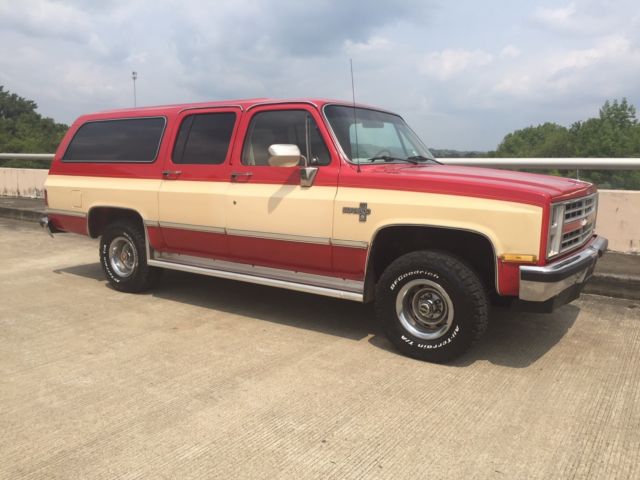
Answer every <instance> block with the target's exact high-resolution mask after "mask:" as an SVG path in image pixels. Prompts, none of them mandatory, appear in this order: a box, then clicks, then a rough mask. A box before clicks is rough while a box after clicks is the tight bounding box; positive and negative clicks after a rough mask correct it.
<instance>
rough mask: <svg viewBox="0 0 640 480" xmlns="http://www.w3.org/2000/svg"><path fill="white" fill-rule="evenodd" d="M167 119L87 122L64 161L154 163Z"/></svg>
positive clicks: (72, 143) (69, 148) (65, 155)
mask: <svg viewBox="0 0 640 480" xmlns="http://www.w3.org/2000/svg"><path fill="white" fill-rule="evenodd" d="M164 126H165V119H164V118H163V117H153V118H127V119H122V120H104V121H96V122H87V123H85V124H84V125H82V126H81V127H80V128H79V129H78V131H77V132H76V134H75V135H74V137H73V139H72V140H71V143H70V144H69V147H68V148H67V151H66V152H65V154H64V157H62V160H63V161H65V162H134V163H135V162H138V163H141V162H149V163H150V162H153V161H154V160H155V159H156V156H157V155H158V148H159V147H160V140H161V139H162V132H163V131H164Z"/></svg>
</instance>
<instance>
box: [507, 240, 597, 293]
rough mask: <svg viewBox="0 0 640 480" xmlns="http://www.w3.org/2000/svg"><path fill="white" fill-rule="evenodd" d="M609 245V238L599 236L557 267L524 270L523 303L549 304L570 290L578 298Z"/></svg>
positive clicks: (521, 274)
mask: <svg viewBox="0 0 640 480" xmlns="http://www.w3.org/2000/svg"><path fill="white" fill-rule="evenodd" d="M608 244H609V242H608V240H607V239H606V238H604V237H599V236H598V237H596V238H595V240H592V241H591V243H589V244H588V245H587V246H586V247H585V248H583V249H582V250H580V251H578V252H577V253H575V254H573V255H571V256H570V257H567V258H563V259H562V260H558V261H557V262H555V263H551V264H549V265H545V266H544V267H535V266H521V267H520V295H519V298H520V300H524V301H528V302H546V301H547V300H550V299H552V298H554V297H557V296H558V295H560V294H562V293H565V292H566V291H568V290H577V292H576V294H577V295H579V290H581V289H582V286H584V284H585V282H586V281H587V280H588V279H589V277H591V275H592V274H593V269H594V268H595V266H596V262H597V261H598V258H600V257H601V256H602V254H603V253H604V252H605V250H606V249H607V245H608ZM569 301H570V300H569Z"/></svg>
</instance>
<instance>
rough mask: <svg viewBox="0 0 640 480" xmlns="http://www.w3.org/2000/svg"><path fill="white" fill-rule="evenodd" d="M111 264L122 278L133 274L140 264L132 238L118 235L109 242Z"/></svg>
mask: <svg viewBox="0 0 640 480" xmlns="http://www.w3.org/2000/svg"><path fill="white" fill-rule="evenodd" d="M109 265H111V269H112V270H113V271H114V272H115V273H116V274H117V275H118V276H119V277H122V278H127V277H129V276H131V274H132V273H133V271H134V270H135V268H136V266H137V265H138V254H137V253H136V248H135V247H134V245H133V243H132V242H131V240H129V239H128V238H126V237H116V238H114V239H113V240H111V243H110V244H109Z"/></svg>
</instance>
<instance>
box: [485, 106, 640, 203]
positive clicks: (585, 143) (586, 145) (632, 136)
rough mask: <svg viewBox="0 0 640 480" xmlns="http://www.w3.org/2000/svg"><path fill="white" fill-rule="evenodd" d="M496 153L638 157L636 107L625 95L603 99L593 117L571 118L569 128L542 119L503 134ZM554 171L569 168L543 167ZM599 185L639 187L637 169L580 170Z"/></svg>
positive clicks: (639, 140)
mask: <svg viewBox="0 0 640 480" xmlns="http://www.w3.org/2000/svg"><path fill="white" fill-rule="evenodd" d="M491 153H495V156H496V157H541V158H553V157H600V158H603V157H612V158H624V157H640V124H639V123H638V119H637V117H636V108H635V107H634V106H633V105H631V104H630V103H629V102H628V101H627V99H625V98H623V99H622V100H621V101H618V100H613V101H608V100H607V101H606V102H605V103H604V104H603V106H602V108H601V109H600V111H599V115H598V117H597V118H589V119H587V120H584V121H579V122H575V123H574V124H573V125H571V127H570V128H569V129H567V128H565V127H562V126H560V125H557V124H555V123H544V124H542V125H537V126H531V127H527V128H524V129H522V130H516V131H515V132H513V133H510V134H508V135H506V136H505V137H504V140H503V141H502V142H501V143H500V145H499V146H498V149H497V150H496V152H491ZM546 173H551V174H554V175H557V174H561V175H575V173H576V172H575V171H573V172H566V171H564V172H558V171H555V170H550V171H547V172H546ZM580 177H581V178H582V179H584V180H588V181H592V182H594V183H596V184H597V185H598V186H599V187H601V188H623V189H632V190H640V171H629V172H625V171H616V170H603V171H589V170H584V171H581V172H580Z"/></svg>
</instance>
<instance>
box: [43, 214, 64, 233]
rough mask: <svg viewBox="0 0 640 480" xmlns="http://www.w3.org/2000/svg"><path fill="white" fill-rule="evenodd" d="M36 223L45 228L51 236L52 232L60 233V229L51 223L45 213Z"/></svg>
mask: <svg viewBox="0 0 640 480" xmlns="http://www.w3.org/2000/svg"><path fill="white" fill-rule="evenodd" d="M38 223H39V224H40V226H41V227H42V228H44V229H45V230H46V232H47V233H48V234H49V235H51V236H52V237H53V234H54V233H60V232H61V231H62V230H58V229H57V228H56V227H55V226H54V225H53V224H52V223H51V220H50V219H49V217H47V216H46V215H45V216H44V217H42V218H41V219H40V220H39V221H38Z"/></svg>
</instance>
